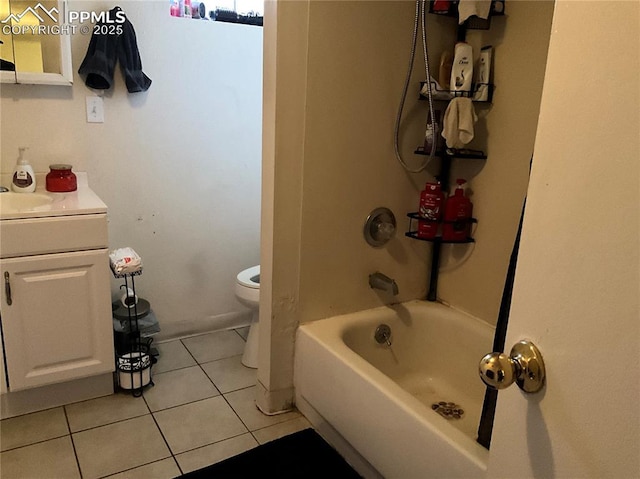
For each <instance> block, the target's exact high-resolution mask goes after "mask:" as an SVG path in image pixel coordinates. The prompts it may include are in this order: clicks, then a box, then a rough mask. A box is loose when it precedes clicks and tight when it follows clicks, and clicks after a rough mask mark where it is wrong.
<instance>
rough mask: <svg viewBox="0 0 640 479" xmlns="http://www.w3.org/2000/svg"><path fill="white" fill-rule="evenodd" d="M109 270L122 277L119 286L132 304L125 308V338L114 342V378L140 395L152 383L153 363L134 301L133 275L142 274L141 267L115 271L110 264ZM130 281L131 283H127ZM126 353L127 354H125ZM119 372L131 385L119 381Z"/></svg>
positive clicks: (148, 340) (126, 388) (150, 340)
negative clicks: (137, 384) (127, 376)
mask: <svg viewBox="0 0 640 479" xmlns="http://www.w3.org/2000/svg"><path fill="white" fill-rule="evenodd" d="M111 272H112V273H113V276H114V277H115V278H117V279H124V284H122V285H121V286H120V288H124V289H125V291H126V294H127V303H131V304H133V306H132V307H130V308H127V326H128V327H127V329H126V333H125V340H124V341H122V342H116V348H115V350H116V380H117V384H118V386H119V387H120V388H122V389H124V390H127V391H131V394H132V395H133V396H134V397H139V396H142V392H143V389H144V388H145V386H148V385H153V380H152V379H151V366H152V365H153V357H152V354H151V342H152V341H153V340H152V339H151V338H147V339H145V340H144V341H143V340H142V338H141V336H140V328H139V325H138V319H139V318H140V314H139V312H138V304H137V303H136V301H135V298H136V284H135V279H134V278H135V277H136V276H140V275H141V274H142V269H140V270H138V271H135V272H133V273H124V274H123V273H116V272H115V270H114V269H113V266H111ZM129 283H131V285H129ZM129 291H131V292H132V293H133V296H131V295H130V294H129ZM127 355H128V356H127ZM146 372H148V374H149V380H148V381H147V382H146V383H145V381H144V375H145V373H146ZM121 373H125V374H128V375H129V381H130V382H129V384H130V385H131V387H125V386H124V385H123V384H122V383H121V381H120V377H121ZM136 379H139V387H134V385H135V383H136V381H135V380H136Z"/></svg>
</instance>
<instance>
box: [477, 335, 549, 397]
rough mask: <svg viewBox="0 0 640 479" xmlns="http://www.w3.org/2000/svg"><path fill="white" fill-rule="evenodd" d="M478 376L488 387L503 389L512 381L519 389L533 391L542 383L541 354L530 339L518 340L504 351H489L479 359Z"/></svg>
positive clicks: (538, 388) (543, 372)
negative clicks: (506, 351)
mask: <svg viewBox="0 0 640 479" xmlns="http://www.w3.org/2000/svg"><path fill="white" fill-rule="evenodd" d="M479 373H480V378H481V379H482V381H483V382H484V383H485V384H486V385H487V386H489V387H492V388H494V389H504V388H506V387H509V386H511V385H512V384H513V383H514V382H515V383H516V384H517V385H518V387H519V388H520V389H522V390H523V391H525V392H528V393H535V392H538V391H539V390H540V389H542V386H543V385H544V378H545V369H544V361H543V360H542V355H541V354H540V351H539V350H538V348H536V347H535V345H534V344H533V343H531V342H530V341H526V340H525V341H520V342H518V343H516V345H515V346H513V348H511V353H510V354H509V355H508V356H507V355H506V354H504V353H489V354H487V355H485V356H484V357H483V358H482V359H481V360H480V366H479Z"/></svg>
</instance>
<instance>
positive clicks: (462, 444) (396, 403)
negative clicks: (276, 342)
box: [294, 301, 494, 479]
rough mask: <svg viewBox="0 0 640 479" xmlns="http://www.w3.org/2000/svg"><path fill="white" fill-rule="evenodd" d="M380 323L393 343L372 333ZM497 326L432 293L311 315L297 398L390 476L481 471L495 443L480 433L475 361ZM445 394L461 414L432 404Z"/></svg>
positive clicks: (301, 345)
mask: <svg viewBox="0 0 640 479" xmlns="http://www.w3.org/2000/svg"><path fill="white" fill-rule="evenodd" d="M381 323H385V324H387V325H389V326H390V327H391V331H392V345H391V347H389V346H387V345H380V344H378V343H377V342H376V341H375V340H374V332H375V329H376V327H377V326H378V325H379V324H381ZM493 333H494V331H493V328H492V327H490V326H489V325H487V324H486V323H484V322H482V321H480V320H478V319H476V318H474V317H471V316H468V315H465V314H464V313H461V312H459V311H456V310H454V309H451V308H448V307H446V306H443V305H441V304H438V303H430V302H426V301H411V302H408V303H403V304H400V305H395V306H390V307H381V308H376V309H371V310H367V311H361V312H358V313H353V314H347V315H343V316H336V317H333V318H329V319H323V320H319V321H314V322H311V323H307V324H304V325H302V326H300V328H299V330H298V335H297V342H296V362H295V376H294V377H295V379H294V384H295V387H296V397H297V401H298V402H300V403H305V405H306V407H308V406H311V408H313V410H314V414H316V413H317V414H319V415H320V416H321V417H322V419H323V421H326V422H327V423H329V425H330V426H331V427H332V428H333V429H335V430H336V431H337V432H338V433H339V434H340V435H341V436H342V438H344V439H345V440H346V441H347V442H348V444H349V445H350V446H351V447H353V448H355V450H356V451H357V452H358V453H359V454H360V455H361V456H362V457H364V458H365V459H366V460H367V461H368V462H369V463H370V465H372V466H373V467H374V468H375V469H376V470H377V471H378V472H379V473H380V474H381V475H382V476H384V477H385V478H388V479H392V478H398V479H410V478H416V479H424V478H427V477H434V478H453V477H463V478H482V477H483V476H484V475H485V472H486V468H487V460H488V451H487V450H486V449H484V448H483V447H482V446H480V445H479V444H477V443H476V441H475V438H476V433H477V429H478V423H479V420H480V413H481V411H482V401H483V398H484V391H485V388H484V386H483V385H482V382H481V381H480V378H479V377H478V373H477V369H478V362H479V360H480V358H481V357H482V356H483V355H484V354H486V353H487V352H490V350H491V346H492V342H493ZM440 401H444V402H453V403H455V404H456V405H459V406H460V407H461V408H462V409H463V410H464V414H463V415H462V417H461V418H460V419H445V418H443V417H441V416H440V415H439V414H438V413H437V412H436V411H434V410H433V409H432V404H433V403H438V402H440ZM303 412H304V410H303ZM312 422H313V421H312Z"/></svg>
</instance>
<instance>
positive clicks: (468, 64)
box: [450, 42, 473, 92]
mask: <svg viewBox="0 0 640 479" xmlns="http://www.w3.org/2000/svg"><path fill="white" fill-rule="evenodd" d="M472 83H473V48H471V45H469V44H468V43H464V42H458V43H456V48H455V50H454V54H453V67H452V68H451V85H450V88H451V90H453V91H459V92H463V91H464V92H470V91H471V84H472Z"/></svg>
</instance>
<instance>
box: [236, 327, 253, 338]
mask: <svg viewBox="0 0 640 479" xmlns="http://www.w3.org/2000/svg"><path fill="white" fill-rule="evenodd" d="M249 328H250V326H245V327H243V328H238V329H236V333H238V334H239V335H240V336H242V339H244V340H245V341H246V340H247V338H248V337H249Z"/></svg>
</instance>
